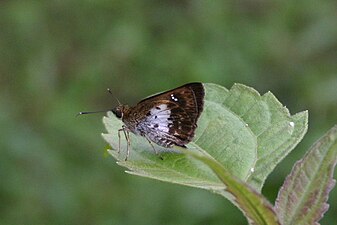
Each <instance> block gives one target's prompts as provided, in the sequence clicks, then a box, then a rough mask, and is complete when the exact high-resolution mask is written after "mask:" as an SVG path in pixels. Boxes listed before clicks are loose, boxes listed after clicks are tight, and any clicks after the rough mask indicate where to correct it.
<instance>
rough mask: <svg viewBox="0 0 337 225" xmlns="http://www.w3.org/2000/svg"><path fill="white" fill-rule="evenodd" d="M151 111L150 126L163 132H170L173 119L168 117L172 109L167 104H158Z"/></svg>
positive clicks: (148, 119)
mask: <svg viewBox="0 0 337 225" xmlns="http://www.w3.org/2000/svg"><path fill="white" fill-rule="evenodd" d="M150 113H151V116H149V117H148V118H147V121H148V123H149V127H150V128H152V129H156V130H158V131H161V132H165V133H168V132H169V129H170V124H171V123H172V121H170V120H168V118H170V115H171V110H169V109H167V105H166V104H161V105H158V106H156V107H154V108H152V109H151V110H150ZM157 125H158V126H157ZM156 126H157V127H156Z"/></svg>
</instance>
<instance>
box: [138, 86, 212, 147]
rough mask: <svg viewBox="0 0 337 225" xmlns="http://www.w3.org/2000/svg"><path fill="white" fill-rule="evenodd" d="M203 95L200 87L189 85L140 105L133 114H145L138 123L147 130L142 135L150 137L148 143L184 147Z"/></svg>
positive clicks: (141, 102)
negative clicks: (136, 112)
mask: <svg viewBox="0 0 337 225" xmlns="http://www.w3.org/2000/svg"><path fill="white" fill-rule="evenodd" d="M204 95H205V91H204V87H203V85H202V83H189V84H185V85H183V86H181V87H178V88H175V89H172V90H169V91H166V92H163V93H160V94H156V95H154V96H150V97H148V98H146V99H144V100H142V101H140V102H139V103H138V104H137V105H136V106H135V107H134V110H137V111H142V112H147V113H145V114H143V115H144V117H143V118H139V119H140V120H141V121H143V123H142V124H143V125H144V124H147V126H148V127H149V130H147V131H146V133H147V134H149V136H150V137H153V138H151V139H152V141H154V142H156V143H157V144H159V145H163V146H166V147H167V146H170V145H172V144H175V145H180V146H184V145H185V144H187V143H188V142H190V141H191V140H192V138H193V136H194V131H195V128H196V127H197V120H198V118H199V116H200V114H201V112H202V110H203V105H204ZM164 106H165V107H164ZM160 107H163V108H160ZM160 126H162V127H160ZM163 126H167V127H163Z"/></svg>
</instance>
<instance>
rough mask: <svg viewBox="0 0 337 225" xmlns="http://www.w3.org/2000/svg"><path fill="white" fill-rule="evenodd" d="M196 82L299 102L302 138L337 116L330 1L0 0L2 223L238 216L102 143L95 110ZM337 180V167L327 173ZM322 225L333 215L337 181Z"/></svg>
mask: <svg viewBox="0 0 337 225" xmlns="http://www.w3.org/2000/svg"><path fill="white" fill-rule="evenodd" d="M191 81H202V82H213V83H217V84H220V85H223V86H225V87H227V88H230V87H231V86H232V85H233V83H235V82H238V83H243V84H246V85H249V86H252V87H254V88H255V89H257V90H258V91H259V92H260V93H265V92H266V91H269V90H270V91H272V92H273V93H274V94H275V95H276V96H277V97H278V99H279V100H280V101H281V102H282V103H283V104H284V105H286V106H287V107H288V108H289V110H290V112H291V113H296V112H299V111H303V110H306V109H308V110H309V115H310V121H309V122H310V123H309V130H308V133H307V135H306V136H305V138H304V140H303V142H301V143H300V144H299V145H298V146H297V147H296V149H295V150H294V152H292V153H291V154H290V155H289V156H288V157H287V158H286V160H284V161H283V162H282V163H281V164H280V165H279V166H278V167H277V168H276V169H275V171H274V172H273V173H272V175H271V176H270V177H269V178H268V180H267V182H266V185H265V188H264V189H263V193H264V194H265V195H266V196H267V198H268V199H269V200H270V201H271V202H274V200H275V198H276V195H277V192H278V189H279V187H280V186H281V185H282V183H283V180H284V178H285V177H286V175H287V174H288V173H289V172H290V170H291V168H292V165H293V163H294V162H295V161H296V160H298V159H300V158H301V157H302V156H303V154H304V152H305V151H306V150H307V148H308V147H309V146H310V145H311V144H312V143H313V142H314V141H315V140H316V139H318V138H319V137H320V136H321V135H323V134H324V133H325V132H326V131H327V130H328V129H329V128H331V127H332V126H333V125H334V124H335V123H336V122H337V2H336V1H335V0H330V1H329V0H327V1H314V0H306V1H303V0H299V1H290V0H285V1H284V0H282V1H281V0H277V1H267V0H256V1H253V0H236V1H200V0H199V1H187V0H170V1H169V0H166V1H153V0H152V1H139V0H129V1H123V0H115V1H108V0H97V1H89V0H84V1H75V0H73V1H62V0H59V1H56V0H50V1H33V0H27V1H1V2H0V179H1V180H0V182H1V183H0V224H14V225H16V224H20V225H21V224H35V225H38V224H55V225H56V224H100V225H105V224H122V225H123V224H139V225H143V224H144V225H149V224H172V225H176V224H182V225H183V224H197V225H203V224H209V225H215V224H234V225H235V224H246V220H245V218H244V217H243V215H242V214H241V212H240V211H239V210H238V209H236V208H235V207H234V206H232V205H231V204H230V203H229V202H228V201H227V200H224V199H222V198H221V197H220V196H217V195H215V194H212V193H208V192H207V191H204V190H197V189H193V188H189V187H183V186H178V185H173V184H166V183H162V182H159V181H154V180H149V179H145V178H140V177H135V176H130V175H127V174H125V173H124V169H123V168H121V167H119V166H117V165H116V163H115V162H114V160H113V159H112V157H107V156H106V155H105V154H104V152H105V151H104V149H105V146H106V143H105V142H104V141H103V140H102V138H101V136H100V134H101V133H102V132H104V127H103V125H102V122H101V118H102V116H101V115H91V116H82V117H77V118H76V117H75V115H76V113H77V112H78V111H86V110H100V109H109V108H111V107H112V106H113V105H115V104H116V102H115V101H114V99H113V98H111V96H109V95H108V94H107V93H106V88H107V87H110V88H111V89H112V90H113V92H114V93H115V95H116V96H117V97H118V98H119V99H120V101H122V102H123V103H129V104H131V105H132V104H134V103H136V102H137V101H139V100H140V99H141V98H143V97H146V96H148V95H150V94H153V93H156V92H159V91H163V90H166V89H171V88H174V87H177V86H179V85H182V84H184V83H187V82H191ZM335 177H336V176H335ZM329 203H330V204H331V206H330V209H329V211H328V212H327V214H326V217H325V218H324V219H323V220H322V224H337V222H336V215H337V204H336V203H337V191H336V189H335V190H333V192H332V194H331V197H330V199H329Z"/></svg>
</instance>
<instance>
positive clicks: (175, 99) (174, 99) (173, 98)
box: [171, 94, 178, 102]
mask: <svg viewBox="0 0 337 225" xmlns="http://www.w3.org/2000/svg"><path fill="white" fill-rule="evenodd" d="M171 99H172V100H173V101H175V102H177V101H178V99H177V98H176V97H174V95H173V94H171Z"/></svg>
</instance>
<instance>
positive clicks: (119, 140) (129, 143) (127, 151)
mask: <svg viewBox="0 0 337 225" xmlns="http://www.w3.org/2000/svg"><path fill="white" fill-rule="evenodd" d="M121 131H123V133H124V137H125V139H126V142H127V145H126V157H125V161H127V160H128V158H129V156H130V146H131V142H130V134H129V131H128V130H127V129H126V127H125V126H123V127H122V128H121V129H119V130H118V152H117V153H118V154H119V153H120V150H121V134H120V132H121Z"/></svg>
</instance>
